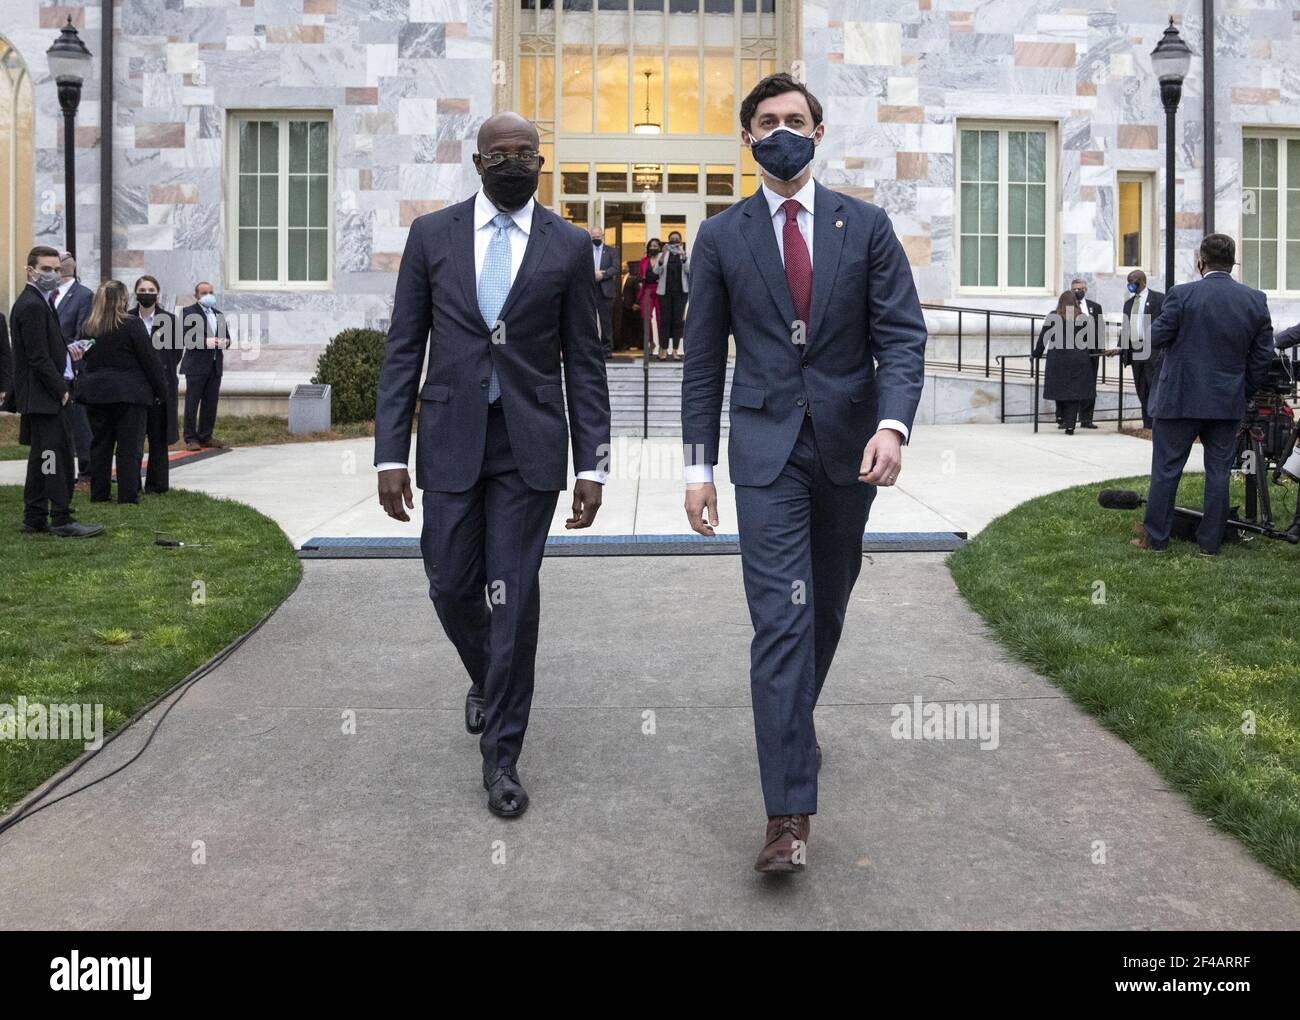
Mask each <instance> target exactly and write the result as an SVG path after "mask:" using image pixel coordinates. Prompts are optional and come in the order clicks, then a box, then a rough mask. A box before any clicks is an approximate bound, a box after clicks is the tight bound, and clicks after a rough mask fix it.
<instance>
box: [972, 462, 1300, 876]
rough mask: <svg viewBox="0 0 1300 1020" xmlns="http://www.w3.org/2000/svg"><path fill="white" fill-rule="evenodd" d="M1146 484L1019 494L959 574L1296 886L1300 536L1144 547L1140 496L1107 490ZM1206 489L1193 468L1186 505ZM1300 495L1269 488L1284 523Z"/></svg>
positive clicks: (1027, 650) (1204, 807) (1033, 652)
mask: <svg viewBox="0 0 1300 1020" xmlns="http://www.w3.org/2000/svg"><path fill="white" fill-rule="evenodd" d="M1147 483H1148V479H1146V478H1132V479H1121V480H1118V481H1114V482H1107V483H1104V484H1096V485H1087V486H1080V487H1078V488H1074V489H1067V490H1065V491H1063V492H1057V493H1053V494H1051V495H1048V496H1043V497H1041V498H1039V499H1035V500H1031V501H1030V502H1028V503H1025V504H1023V505H1021V506H1019V507H1016V509H1014V510H1012V511H1011V512H1010V513H1008V514H1006V515H1005V516H1003V517H1000V518H998V519H997V520H996V521H994V522H993V523H992V524H991V525H989V527H988V528H986V529H985V530H984V531H983V532H981V533H980V534H979V536H978V537H977V538H976V539H975V540H974V541H973V542H971V543H970V544H969V545H968V546H966V547H965V548H963V549H960V550H958V551H957V552H955V553H953V554H952V556H950V557H949V560H948V563H949V566H950V568H951V570H952V574H953V577H954V578H955V579H956V582H957V586H958V588H960V590H961V592H962V594H963V595H964V596H965V597H966V599H967V600H968V601H969V602H970V603H971V605H972V606H973V607H974V608H975V609H976V611H977V612H979V613H980V615H981V616H983V617H984V619H985V620H986V621H987V622H988V623H989V624H990V625H991V626H992V628H993V630H994V631H995V632H996V634H997V635H998V637H999V638H1000V639H1001V640H1002V642H1003V643H1004V644H1005V645H1006V646H1007V647H1008V648H1009V649H1010V650H1011V652H1012V653H1013V654H1015V655H1016V656H1017V657H1018V658H1020V659H1021V660H1023V661H1024V662H1025V663H1027V664H1028V665H1030V666H1032V667H1033V668H1034V669H1036V670H1038V671H1039V672H1041V673H1042V674H1044V675H1045V676H1047V677H1048V678H1049V679H1051V680H1052V681H1053V682H1054V683H1055V684H1056V685H1057V686H1059V687H1061V688H1062V689H1063V690H1065V691H1066V692H1067V693H1068V694H1069V695H1070V697H1071V698H1073V699H1074V701H1075V702H1076V703H1077V704H1078V705H1080V706H1082V707H1083V708H1085V709H1086V710H1088V711H1089V712H1091V713H1093V714H1094V715H1096V716H1097V718H1098V720H1099V721H1100V722H1101V723H1102V724H1103V725H1104V726H1106V727H1107V728H1108V729H1110V730H1111V731H1112V732H1114V733H1116V734H1118V735H1119V736H1121V737H1123V738H1124V739H1125V740H1126V741H1128V742H1129V743H1130V744H1131V745H1132V746H1133V747H1134V748H1135V749H1136V750H1137V751H1138V753H1139V754H1141V755H1142V756H1143V757H1144V758H1146V759H1147V760H1148V761H1149V762H1151V763H1152V765H1154V766H1155V768H1156V769H1157V770H1158V771H1159V772H1160V773H1161V775H1163V776H1164V777H1165V779H1167V780H1168V781H1169V783H1170V784H1171V785H1173V786H1174V787H1176V788H1177V789H1179V790H1181V791H1182V792H1183V793H1184V794H1186V795H1187V796H1188V798H1189V799H1190V800H1191V802H1192V803H1193V805H1195V807H1196V809H1197V811H1198V812H1200V813H1201V814H1203V815H1205V816H1206V817H1208V818H1210V819H1211V820H1212V821H1214V822H1215V824H1217V825H1218V826H1220V827H1221V828H1223V829H1225V830H1226V831H1228V832H1231V833H1232V834H1233V835H1235V836H1236V837H1238V838H1239V839H1240V840H1241V841H1242V842H1243V843H1245V844H1246V845H1247V846H1248V847H1249V848H1250V849H1251V850H1252V851H1253V852H1254V853H1255V854H1256V855H1257V856H1258V857H1259V859H1260V860H1262V861H1264V862H1265V863H1266V864H1268V865H1269V866H1271V867H1272V868H1274V869H1276V870H1277V871H1278V872H1280V873H1281V874H1282V875H1284V876H1285V877H1286V878H1288V879H1289V880H1290V881H1292V882H1293V883H1296V884H1297V885H1300V640H1297V635H1298V634H1300V547H1297V546H1292V545H1288V544H1286V543H1285V542H1276V541H1270V540H1268V539H1263V538H1257V539H1255V540H1253V541H1251V542H1249V543H1246V544H1244V545H1226V544H1225V545H1224V546H1223V548H1222V550H1221V551H1220V554H1219V556H1217V557H1203V556H1201V555H1200V554H1199V552H1198V550H1197V548H1196V546H1195V545H1194V544H1188V543H1171V547H1170V551H1168V552H1164V553H1151V552H1143V551H1141V550H1138V549H1134V548H1132V547H1131V546H1129V545H1128V544H1127V542H1128V539H1129V538H1130V537H1131V536H1132V528H1133V524H1134V522H1135V521H1138V520H1140V513H1141V511H1135V512H1131V513H1125V512H1117V511H1113V510H1103V509H1102V508H1101V507H1099V506H1098V505H1097V498H1096V494H1097V492H1098V491H1099V490H1100V489H1102V488H1108V487H1115V488H1130V489H1137V490H1139V491H1143V492H1145V490H1146V488H1147ZM1201 491H1202V476H1200V475H1191V476H1189V477H1188V478H1187V479H1186V480H1185V481H1184V483H1183V487H1182V489H1181V490H1180V496H1179V504H1180V505H1182V506H1192V507H1199V506H1200V505H1201ZM1295 494H1296V492H1295V488H1294V486H1292V487H1290V488H1288V489H1280V488H1274V489H1273V495H1274V506H1275V510H1274V514H1275V516H1281V517H1282V519H1283V523H1284V525H1285V524H1286V523H1289V522H1290V513H1291V511H1292V510H1293V509H1294V506H1295V502H1294V501H1295ZM1241 501H1242V490H1241V486H1240V484H1239V483H1234V495H1233V502H1235V503H1240V502H1241ZM1279 505H1280V506H1281V510H1280V511H1279V509H1278V507H1279ZM1103 586H1104V587H1103ZM1103 596H1104V601H1101V598H1102V597H1103ZM1248 713H1249V715H1248ZM1248 719H1249V720H1253V727H1254V733H1253V734H1250V735H1248V734H1247V733H1245V732H1243V728H1244V727H1245V728H1248V726H1249V724H1248V722H1247V720H1248Z"/></svg>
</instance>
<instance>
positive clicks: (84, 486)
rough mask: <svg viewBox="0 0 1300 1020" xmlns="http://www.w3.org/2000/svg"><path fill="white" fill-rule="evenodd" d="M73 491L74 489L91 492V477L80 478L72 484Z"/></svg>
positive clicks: (75, 490)
mask: <svg viewBox="0 0 1300 1020" xmlns="http://www.w3.org/2000/svg"><path fill="white" fill-rule="evenodd" d="M72 491H73V492H89V491H90V479H89V478H78V479H77V481H76V483H75V484H74V485H73V486H72Z"/></svg>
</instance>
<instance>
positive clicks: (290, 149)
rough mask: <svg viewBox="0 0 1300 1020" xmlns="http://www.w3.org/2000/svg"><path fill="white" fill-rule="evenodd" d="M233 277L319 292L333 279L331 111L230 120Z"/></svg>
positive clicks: (261, 112)
mask: <svg viewBox="0 0 1300 1020" xmlns="http://www.w3.org/2000/svg"><path fill="white" fill-rule="evenodd" d="M230 126H231V130H230V133H229V135H228V137H229V139H230V146H231V151H230V153H229V163H228V166H229V167H230V172H229V173H228V175H227V177H228V182H229V190H230V200H231V202H230V209H231V215H229V216H228V217H227V220H226V222H227V233H228V235H229V238H230V263H231V267H232V270H233V271H232V272H231V274H230V276H231V279H232V280H233V281H234V282H235V284H236V285H238V286H244V287H289V288H294V289H300V288H320V287H325V286H328V285H329V283H330V281H331V279H332V274H333V261H334V260H333V250H334V245H333V212H332V210H333V202H332V201H331V189H332V180H333V151H332V148H333V146H332V138H331V134H332V132H331V130H330V128H331V124H330V114H329V112H328V111H315V110H299V111H285V112H269V111H264V110H257V111H249V112H243V113H235V114H231V119H230Z"/></svg>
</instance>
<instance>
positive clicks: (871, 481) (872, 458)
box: [858, 429, 903, 485]
mask: <svg viewBox="0 0 1300 1020" xmlns="http://www.w3.org/2000/svg"><path fill="white" fill-rule="evenodd" d="M902 470H903V437H902V436H901V435H899V434H898V432H897V431H895V430H894V429H881V430H880V431H879V432H877V433H876V434H875V435H874V436H872V437H871V442H869V443H867V448H866V449H865V450H863V451H862V466H861V467H860V468H858V481H860V482H866V483H867V484H868V485H893V484H894V482H895V481H897V480H898V473H899V472H900V471H902Z"/></svg>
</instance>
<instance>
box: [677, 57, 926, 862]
mask: <svg viewBox="0 0 1300 1020" xmlns="http://www.w3.org/2000/svg"><path fill="white" fill-rule="evenodd" d="M740 128H741V142H742V144H745V145H748V146H750V150H751V152H752V153H753V155H754V160H755V162H756V163H757V164H758V166H759V168H760V170H761V171H762V174H763V182H762V185H761V187H760V188H759V189H758V190H757V191H756V192H755V193H754V194H752V195H751V196H749V197H748V198H746V199H745V200H744V201H741V202H737V203H736V204H735V205H732V206H729V207H728V208H727V209H726V210H724V211H723V212H721V213H718V214H717V215H716V216H712V217H710V218H709V219H707V220H705V221H704V222H703V223H702V224H701V225H700V228H699V232H698V233H697V234H696V236H695V240H694V243H693V246H692V249H691V264H692V265H691V308H690V313H689V314H688V315H687V317H686V335H687V338H688V339H689V340H690V341H691V343H690V349H689V350H688V351H687V353H686V358H685V363H684V366H683V378H682V442H683V448H684V452H685V455H686V471H685V482H686V499H685V510H686V517H687V521H688V522H689V523H690V526H691V529H692V530H693V531H696V532H697V533H699V534H702V535H713V534H714V529H715V528H716V527H717V526H718V523H719V522H718V499H717V489H716V488H715V486H714V483H713V466H714V464H716V463H717V460H718V448H719V432H720V424H721V415H722V400H723V393H724V391H725V387H726V374H727V355H728V346H729V345H728V337H729V336H731V335H734V337H735V349H736V360H735V375H734V380H733V383H732V387H731V432H730V439H729V441H728V456H729V461H730V468H731V480H732V483H733V484H734V486H735V490H736V525H737V530H738V531H739V536H740V558H741V569H742V573H743V576H744V584H745V596H746V599H747V600H748V602H749V615H750V620H751V622H752V623H753V627H754V638H753V642H752V644H751V646H750V688H751V697H752V701H753V710H754V731H755V735H756V738H757V746H758V763H759V775H760V778H761V780H762V787H763V802H764V808H765V814H766V828H765V831H764V836H763V844H762V849H761V850H760V852H759V855H758V859H757V860H756V862H755V864H754V867H755V870H757V871H759V872H762V873H772V872H791V871H800V870H802V869H803V867H804V864H805V861H806V859H807V852H808V837H809V830H810V816H811V815H812V814H814V813H815V812H816V811H817V770H818V767H819V765H820V762H821V747H820V744H819V742H818V740H817V732H816V728H815V726H814V720H813V711H814V709H815V708H816V705H817V699H818V697H819V696H820V694H821V690H822V685H823V683H824V682H825V680H826V676H827V673H828V672H829V670H830V667H831V662H832V660H833V658H834V655H835V648H836V645H837V644H838V642H839V637H840V633H841V631H842V629H843V626H844V620H845V614H846V612H847V610H848V606H849V596H850V594H851V592H852V590H853V586H854V583H855V582H856V581H857V577H858V573H859V571H860V570H861V567H862V534H863V530H864V528H865V526H866V522H867V515H868V512H869V510H870V507H871V502H872V500H873V499H874V497H875V494H876V488H877V486H881V485H885V486H888V485H893V484H894V483H895V482H896V481H897V480H898V475H899V471H900V470H901V468H902V447H903V443H904V442H906V440H907V438H908V434H909V432H910V430H911V426H912V420H913V417H914V416H915V414H916V408H917V405H918V403H919V402H920V399H921V387H922V384H923V382H924V380H925V343H926V327H925V318H924V316H923V315H922V312H921V304H920V301H919V300H918V299H917V296H916V287H915V285H914V284H913V281H912V270H911V267H910V266H909V265H908V261H907V256H906V254H905V253H904V251H903V246H902V245H901V244H900V243H899V240H898V238H897V236H896V235H895V234H894V229H893V226H892V225H891V224H890V222H889V217H888V216H887V215H886V214H885V212H884V210H883V209H881V208H880V207H879V206H875V205H870V204H868V203H867V202H863V201H861V200H860V199H858V198H854V197H852V196H850V195H844V194H839V193H837V192H834V191H831V190H830V189H829V188H827V187H824V186H823V185H821V184H819V183H818V182H817V181H815V180H814V179H813V176H812V162H813V157H814V154H815V151H816V147H817V144H818V143H819V142H820V141H821V138H822V136H823V134H824V133H825V126H824V125H823V124H822V107H821V104H820V103H819V102H818V101H817V99H816V97H815V96H813V95H812V93H810V92H809V91H808V89H807V88H806V87H805V86H804V85H803V84H802V83H800V82H798V81H796V80H795V79H794V78H792V77H791V76H790V75H788V74H774V75H769V76H768V77H766V78H764V79H763V80H762V81H760V82H759V83H758V84H757V85H756V86H754V88H753V90H752V91H751V92H750V93H749V95H748V96H746V97H745V100H744V102H742V103H741V107H740ZM793 596H797V597H793Z"/></svg>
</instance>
